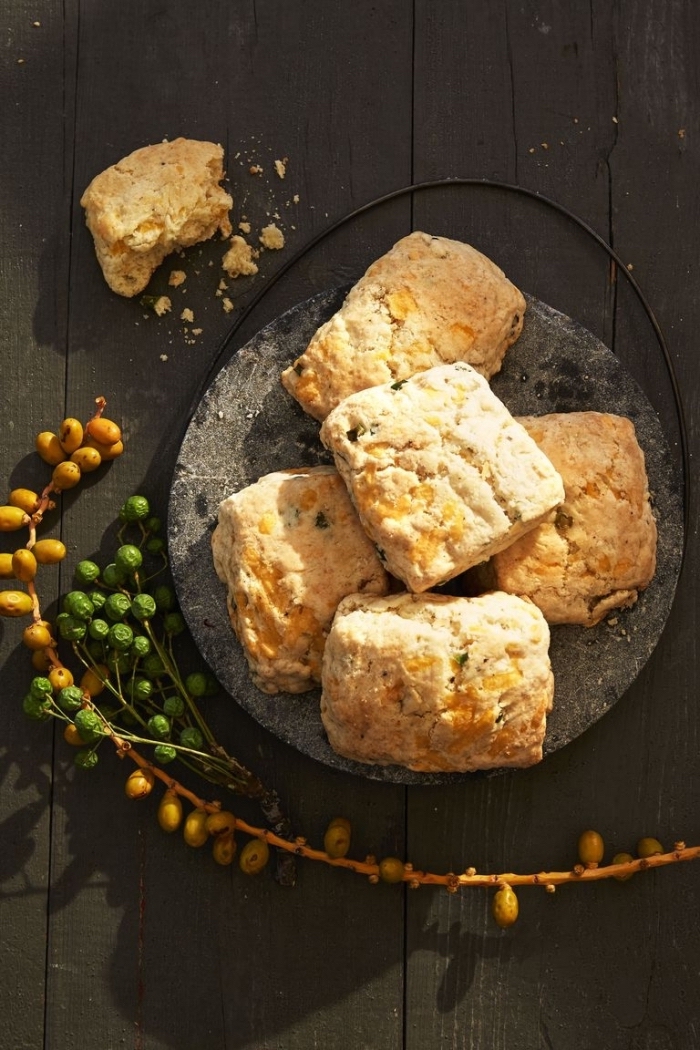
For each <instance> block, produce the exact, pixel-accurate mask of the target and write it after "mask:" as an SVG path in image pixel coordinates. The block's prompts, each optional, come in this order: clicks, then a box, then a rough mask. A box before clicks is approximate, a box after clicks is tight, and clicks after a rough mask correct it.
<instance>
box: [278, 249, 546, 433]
mask: <svg viewBox="0 0 700 1050" xmlns="http://www.w3.org/2000/svg"><path fill="white" fill-rule="evenodd" d="M525 305H526V304H525V299H524V297H523V295H522V293H521V292H520V291H518V289H517V288H516V287H515V286H514V285H513V284H511V282H510V281H509V280H508V279H507V278H506V276H505V274H504V273H503V272H502V270H500V269H499V268H498V266H496V265H495V263H493V262H492V261H491V260H490V259H488V258H487V257H486V256H485V255H482V254H481V253H480V252H478V251H477V250H476V249H475V248H473V247H471V245H468V244H463V243H462V242H460V241H454V240H450V239H448V238H446V237H432V236H431V235H430V234H427V233H420V232H418V233H412V234H410V235H409V236H408V237H404V238H403V239H402V240H400V241H399V242H398V243H397V244H396V245H394V247H393V248H392V249H391V251H389V252H387V254H386V255H383V256H382V257H381V258H380V259H377V261H376V262H374V263H373V264H372V265H371V266H370V267H369V269H368V270H367V272H366V273H365V274H364V276H363V277H362V278H361V279H360V280H359V281H358V282H357V284H356V285H355V286H354V287H353V288H352V289H351V291H350V293H349V294H348V296H347V298H346V300H345V302H344V303H343V305H342V307H341V308H340V310H339V311H338V312H337V313H336V314H335V315H334V316H333V317H332V318H331V319H330V320H329V321H328V322H327V323H326V324H324V325H322V326H321V328H319V330H318V331H317V332H316V334H315V335H314V337H313V338H312V340H311V342H310V343H309V345H308V347H307V348H306V350H305V351H304V353H303V354H302V355H301V356H300V357H299V358H298V359H297V360H296V361H295V362H294V364H293V365H292V366H291V367H290V368H288V369H287V370H286V371H285V372H284V373H283V375H282V383H283V384H284V386H285V388H286V389H287V390H288V391H289V393H290V394H292V396H293V397H295V398H296V399H297V400H298V401H299V403H300V404H301V405H302V407H303V408H304V409H305V411H306V412H308V413H309V414H310V415H312V416H314V417H315V418H316V419H319V420H322V419H325V417H326V416H327V415H328V413H329V412H330V411H331V409H332V408H334V407H335V406H336V405H337V404H339V402H340V401H342V400H343V398H345V397H347V396H348V395H349V394H353V393H355V392H356V391H358V390H363V389H365V388H366V387H369V386H376V385H379V384H381V383H392V382H395V381H397V380H400V379H405V378H406V377H407V376H409V375H413V373H414V372H419V371H422V370H425V369H427V368H432V367H434V366H435V365H439V364H443V363H452V362H454V361H467V362H469V364H471V365H473V367H474V368H476V369H477V371H479V372H480V373H481V374H482V375H484V376H486V377H487V378H489V377H490V376H492V375H494V373H496V372H497V371H498V370H499V369H500V367H501V362H502V360H503V356H504V354H505V352H506V350H507V349H508V347H509V346H511V345H512V344H513V343H514V342H515V340H516V339H517V338H518V336H519V335H520V332H521V330H522V326H523V315H524V312H525Z"/></svg>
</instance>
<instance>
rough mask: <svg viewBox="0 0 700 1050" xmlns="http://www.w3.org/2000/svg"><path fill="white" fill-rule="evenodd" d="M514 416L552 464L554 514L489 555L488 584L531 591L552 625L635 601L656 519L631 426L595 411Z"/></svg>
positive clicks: (645, 580) (651, 566)
mask: <svg viewBox="0 0 700 1050" xmlns="http://www.w3.org/2000/svg"><path fill="white" fill-rule="evenodd" d="M520 422H521V423H522V424H523V426H524V427H525V428H526V430H527V431H528V433H529V434H530V436H531V437H532V438H533V439H534V440H535V441H536V442H537V444H538V445H539V447H540V448H541V449H542V451H543V452H544V453H545V454H546V456H547V457H548V459H550V460H551V462H552V463H553V464H554V466H555V467H556V468H557V470H558V471H559V473H560V474H561V477H562V479H563V481H564V487H565V491H566V496H565V499H564V502H563V503H562V505H561V507H560V508H559V509H558V511H557V513H556V516H555V517H554V520H553V521H551V522H547V523H544V524H542V525H540V526H538V528H536V529H535V530H534V531H533V532H530V533H528V534H527V536H523V537H521V538H520V539H519V540H517V541H516V542H515V543H514V544H513V545H512V546H510V547H508V548H507V549H506V550H503V551H501V552H500V553H498V554H496V555H495V556H494V558H493V559H492V561H491V563H490V565H489V566H488V569H487V574H486V582H487V585H488V586H489V587H491V586H495V587H498V588H500V589H501V590H505V591H511V592H513V593H514V594H520V595H526V596H527V597H529V598H531V599H532V601H533V602H535V604H536V605H538V606H539V608H540V609H541V610H542V612H543V613H544V615H545V617H546V619H547V620H548V621H549V623H553V624H554V623H575V624H583V625H584V626H587V627H592V626H594V625H595V624H596V623H598V622H599V621H600V620H601V619H602V618H603V617H604V616H605V615H606V613H608V612H610V610H612V609H618V608H623V607H625V606H629V605H632V604H634V602H635V601H636V600H637V597H638V594H639V591H641V590H643V589H644V588H645V587H647V586H648V584H649V583H650V581H651V579H652V577H653V575H654V571H655V568H656V522H655V521H654V517H653V514H652V510H651V505H650V502H649V487H648V482H647V474H646V469H645V463H644V453H643V452H642V450H641V448H640V447H639V443H638V441H637V436H636V433H635V429H634V424H633V423H632V422H631V421H630V420H629V419H626V418H625V417H623V416H616V415H610V414H608V413H602V412H570V413H553V414H551V415H546V416H540V417H534V416H532V417H523V418H521V419H520Z"/></svg>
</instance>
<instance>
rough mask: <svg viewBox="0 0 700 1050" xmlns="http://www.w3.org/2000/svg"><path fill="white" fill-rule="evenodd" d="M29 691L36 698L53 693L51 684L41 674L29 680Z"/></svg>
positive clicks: (40, 698) (41, 698)
mask: <svg viewBox="0 0 700 1050" xmlns="http://www.w3.org/2000/svg"><path fill="white" fill-rule="evenodd" d="M29 692H30V694H31V695H32V696H35V697H36V698H37V700H43V699H44V698H45V697H47V696H52V695H53V686H52V685H51V682H50V681H49V680H48V678H45V677H44V676H43V675H37V676H36V677H35V678H32V680H31V683H30V686H29Z"/></svg>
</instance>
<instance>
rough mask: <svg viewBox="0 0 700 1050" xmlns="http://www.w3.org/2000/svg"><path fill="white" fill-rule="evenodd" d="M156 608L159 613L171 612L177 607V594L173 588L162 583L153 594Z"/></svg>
mask: <svg viewBox="0 0 700 1050" xmlns="http://www.w3.org/2000/svg"><path fill="white" fill-rule="evenodd" d="M153 597H154V599H155V603H156V608H157V609H158V611H159V612H169V611H170V610H171V609H173V608H174V607H175V592H174V590H173V589H172V587H168V586H167V585H166V584H164V583H161V585H160V586H159V587H156V589H155V590H154V592H153Z"/></svg>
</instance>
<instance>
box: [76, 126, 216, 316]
mask: <svg viewBox="0 0 700 1050" xmlns="http://www.w3.org/2000/svg"><path fill="white" fill-rule="evenodd" d="M223 157H224V151H223V149H222V148H221V146H218V145H216V144H215V143H213V142H199V141H196V140H193V139H184V138H179V139H174V140H173V141H172V142H159V143H156V144H155V145H153V146H144V147H143V148H142V149H137V150H136V151H135V152H134V153H130V154H129V156H128V157H124V158H123V160H120V161H119V162H118V163H117V164H114V165H112V167H111V168H107V169H106V170H105V171H103V172H101V173H100V174H99V175H97V176H95V178H94V179H93V180H92V182H91V183H90V185H89V186H88V187H87V189H86V190H85V192H84V193H83V196H82V198H81V200H80V203H81V205H82V206H83V208H84V209H85V221H86V223H87V226H88V228H89V230H90V232H91V233H92V236H93V239H94V242H95V251H96V253H97V259H98V262H99V264H100V266H101V268H102V272H103V274H104V277H105V280H106V281H107V284H108V285H109V287H110V288H111V289H112V291H114V292H117V294H118V295H125V296H133V295H138V293H139V292H141V291H143V289H144V288H145V287H146V285H147V284H148V282H149V280H150V278H151V274H152V273H153V272H154V270H155V269H156V268H157V267H158V266H160V264H161V262H162V261H163V259H164V258H165V257H166V255H169V254H170V253H171V252H173V251H175V250H176V249H177V248H188V247H189V246H190V245H192V244H197V243H198V242H199V241H205V240H208V239H209V238H210V237H213V236H214V234H215V233H216V232H217V230H220V231H221V235H222V237H228V236H229V235H230V233H231V223H230V222H229V216H228V213H229V209H230V208H231V207H232V206H233V201H232V199H231V197H230V196H229V194H228V193H226V191H225V190H224V189H223V188H222V187H221V186H220V185H219V183H220V182H221V180H222V179H223V177H224V169H223Z"/></svg>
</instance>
